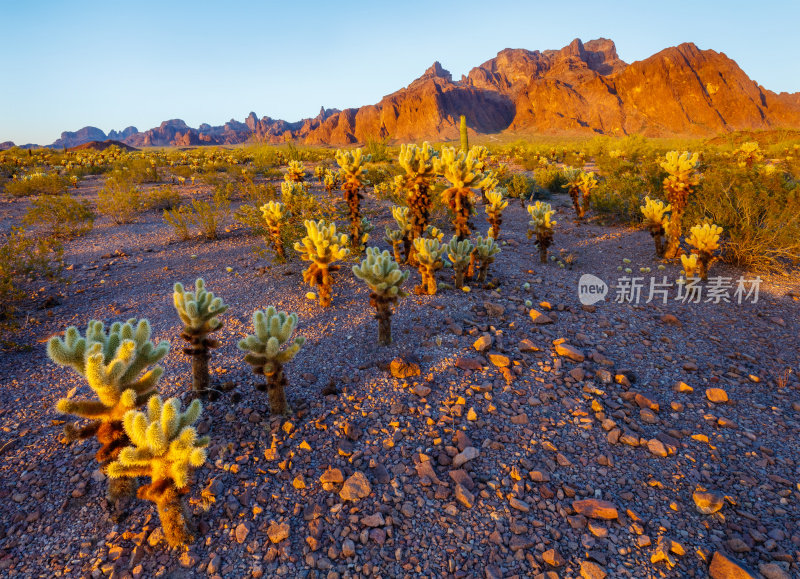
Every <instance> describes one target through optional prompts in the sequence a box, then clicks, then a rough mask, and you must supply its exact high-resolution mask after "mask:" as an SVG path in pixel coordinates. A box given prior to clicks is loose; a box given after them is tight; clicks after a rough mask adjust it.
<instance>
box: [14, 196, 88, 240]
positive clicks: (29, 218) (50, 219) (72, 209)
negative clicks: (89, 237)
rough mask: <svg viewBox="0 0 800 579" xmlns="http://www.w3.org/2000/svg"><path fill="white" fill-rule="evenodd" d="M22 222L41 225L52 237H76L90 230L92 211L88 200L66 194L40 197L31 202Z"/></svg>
mask: <svg viewBox="0 0 800 579" xmlns="http://www.w3.org/2000/svg"><path fill="white" fill-rule="evenodd" d="M22 223H23V224H25V225H29V226H30V225H33V226H39V227H42V228H43V229H44V231H45V232H46V233H47V234H48V235H51V236H53V237H59V238H68V237H78V236H80V235H86V234H87V233H89V232H90V231H91V230H92V225H94V212H93V211H92V207H91V205H90V204H89V202H88V201H81V200H78V199H75V198H74V197H72V196H70V195H67V194H64V195H58V196H56V197H48V198H41V197H40V198H38V199H35V200H34V201H33V203H31V206H30V207H29V208H28V211H27V212H26V213H25V216H24V217H23V218H22Z"/></svg>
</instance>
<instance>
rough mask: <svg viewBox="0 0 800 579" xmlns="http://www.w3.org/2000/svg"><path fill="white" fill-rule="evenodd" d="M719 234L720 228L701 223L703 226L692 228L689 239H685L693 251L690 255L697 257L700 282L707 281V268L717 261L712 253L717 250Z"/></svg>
mask: <svg viewBox="0 0 800 579" xmlns="http://www.w3.org/2000/svg"><path fill="white" fill-rule="evenodd" d="M721 233H722V227H720V226H718V225H714V224H712V223H703V225H695V226H694V227H692V228H691V230H690V231H689V237H687V238H686V243H688V244H689V245H690V246H691V247H692V248H693V249H694V251H693V252H692V254H696V255H697V261H699V264H700V265H699V267H698V271H699V273H700V278H701V279H702V280H706V279H708V268H709V267H710V266H711V264H712V263H714V262H715V261H716V260H717V257H716V256H715V255H714V252H715V251H717V250H719V236H720V234H721ZM681 261H683V260H681Z"/></svg>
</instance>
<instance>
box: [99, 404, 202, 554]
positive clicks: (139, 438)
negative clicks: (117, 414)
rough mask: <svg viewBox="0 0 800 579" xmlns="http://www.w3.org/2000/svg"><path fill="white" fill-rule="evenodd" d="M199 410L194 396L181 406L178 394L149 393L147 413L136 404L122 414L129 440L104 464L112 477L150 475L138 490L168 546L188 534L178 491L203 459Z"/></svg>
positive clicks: (184, 488)
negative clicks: (164, 396) (155, 513)
mask: <svg viewBox="0 0 800 579" xmlns="http://www.w3.org/2000/svg"><path fill="white" fill-rule="evenodd" d="M201 411H202V405H201V404H200V401H199V400H194V401H192V403H191V404H190V405H189V407H188V408H187V409H186V412H181V401H180V400H178V399H177V398H170V399H169V400H167V401H166V402H162V401H161V397H160V396H153V397H152V398H150V400H149V401H148V403H147V414H145V413H144V412H139V411H137V410H131V411H129V412H127V413H126V414H125V417H124V419H123V427H124V429H125V433H126V434H127V435H128V438H129V439H130V441H131V443H133V446H128V447H126V448H124V449H122V451H120V453H119V457H118V458H117V460H116V462H113V463H111V464H110V465H109V467H108V475H109V477H111V478H114V479H120V478H123V479H133V478H136V477H142V476H147V477H150V484H148V485H145V486H143V487H140V488H139V490H138V492H137V495H138V496H139V498H141V499H144V500H149V501H152V502H154V503H155V504H156V506H157V508H158V514H159V518H160V520H161V527H162V528H163V530H164V537H165V538H166V539H167V541H168V542H169V544H170V545H171V546H173V547H177V546H180V545H184V544H186V543H190V542H192V540H193V537H192V536H191V534H190V532H189V527H188V525H187V523H186V518H187V515H186V509H185V505H184V504H183V500H182V495H183V494H184V493H185V492H186V491H187V490H188V486H189V477H190V473H191V471H192V469H194V468H198V467H200V466H203V464H205V462H206V447H207V446H208V443H209V439H208V437H198V435H197V431H196V430H195V429H194V428H193V427H192V424H194V423H195V421H197V419H198V418H199V416H200V412H201Z"/></svg>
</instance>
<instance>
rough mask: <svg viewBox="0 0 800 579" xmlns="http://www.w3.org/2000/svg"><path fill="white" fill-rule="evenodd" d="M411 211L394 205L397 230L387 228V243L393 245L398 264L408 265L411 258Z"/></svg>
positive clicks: (393, 211) (393, 212) (393, 214)
mask: <svg viewBox="0 0 800 579" xmlns="http://www.w3.org/2000/svg"><path fill="white" fill-rule="evenodd" d="M410 213H411V210H410V209H409V208H408V207H398V206H397V205H392V217H394V222H395V223H396V224H397V229H391V228H389V227H387V228H386V237H385V239H386V241H388V242H389V243H391V244H392V252H393V253H394V259H395V261H397V263H407V262H408V260H409V257H410V256H411V245H412V242H413V239H414V238H413V233H412V228H411V221H410V218H409V217H410Z"/></svg>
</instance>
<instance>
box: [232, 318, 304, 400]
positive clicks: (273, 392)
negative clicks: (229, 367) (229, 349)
mask: <svg viewBox="0 0 800 579" xmlns="http://www.w3.org/2000/svg"><path fill="white" fill-rule="evenodd" d="M296 327H297V314H287V313H286V312H279V311H277V310H276V309H275V308H274V307H273V306H269V307H268V308H267V309H266V310H265V311H260V310H259V311H256V312H255V313H254V314H253V331H254V332H255V333H254V334H251V335H248V336H247V337H246V338H245V339H243V340H241V341H239V343H238V345H237V346H238V348H239V349H240V350H242V351H243V352H246V353H247V354H246V355H245V358H244V359H245V362H247V363H248V364H250V366H251V367H252V368H253V373H255V374H258V375H261V376H264V378H265V379H266V384H263V385H258V386H256V388H257V389H259V390H266V391H267V394H268V395H269V408H270V411H271V412H272V413H273V414H289V413H290V412H291V408H290V406H289V403H288V402H287V401H286V384H287V380H286V376H285V374H284V373H283V365H284V364H285V363H286V362H288V361H289V360H291V359H292V358H294V357H295V355H296V354H297V352H298V351H299V350H300V347H301V346H302V345H303V344H304V343H305V338H304V337H302V336H297V337H295V338H294V339H293V340H292V334H293V333H294V330H295V328H296Z"/></svg>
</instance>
